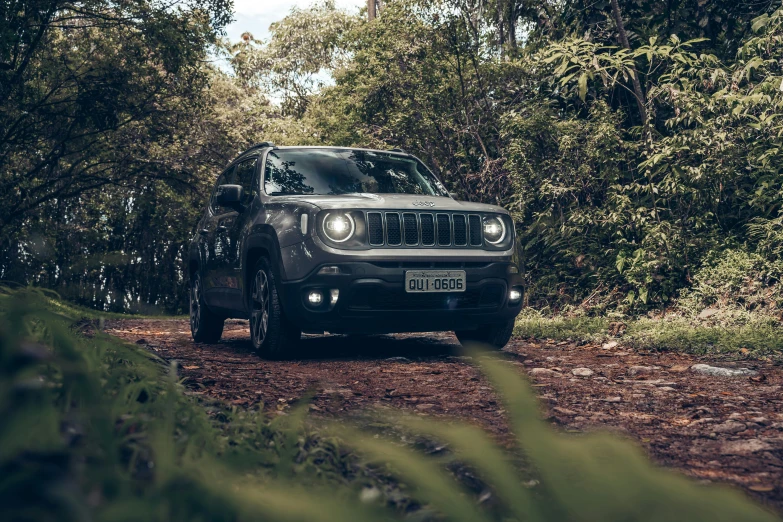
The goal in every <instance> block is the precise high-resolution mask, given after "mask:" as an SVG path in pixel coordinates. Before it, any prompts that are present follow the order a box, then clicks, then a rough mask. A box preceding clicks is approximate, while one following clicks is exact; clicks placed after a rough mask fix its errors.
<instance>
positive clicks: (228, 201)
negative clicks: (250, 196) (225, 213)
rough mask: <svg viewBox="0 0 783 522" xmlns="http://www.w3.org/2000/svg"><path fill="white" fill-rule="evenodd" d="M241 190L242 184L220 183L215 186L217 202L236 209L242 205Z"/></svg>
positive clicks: (222, 205)
mask: <svg viewBox="0 0 783 522" xmlns="http://www.w3.org/2000/svg"><path fill="white" fill-rule="evenodd" d="M242 192H243V189H242V185H220V186H219V187H218V188H217V197H216V200H217V204H218V205H220V206H221V207H228V208H233V209H237V210H238V209H239V208H240V207H241V206H242V195H243V194H242Z"/></svg>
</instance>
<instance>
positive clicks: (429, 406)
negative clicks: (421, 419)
mask: <svg viewBox="0 0 783 522" xmlns="http://www.w3.org/2000/svg"><path fill="white" fill-rule="evenodd" d="M434 407H435V405H434V404H417V405H416V409H417V410H431V409H432V408H434Z"/></svg>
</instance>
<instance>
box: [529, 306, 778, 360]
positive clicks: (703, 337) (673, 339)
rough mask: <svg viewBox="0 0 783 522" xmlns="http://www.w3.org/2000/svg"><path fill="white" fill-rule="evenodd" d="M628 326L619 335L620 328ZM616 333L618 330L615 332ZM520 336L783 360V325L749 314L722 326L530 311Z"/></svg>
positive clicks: (675, 318)
mask: <svg viewBox="0 0 783 522" xmlns="http://www.w3.org/2000/svg"><path fill="white" fill-rule="evenodd" d="M613 324H622V329H620V333H618V334H617V335H612V333H617V327H615V328H610V326H611V325H613ZM610 330H615V332H611V331H610ZM514 335H515V336H518V337H525V338H535V339H554V340H558V341H562V340H585V341H592V342H597V343H603V342H607V341H610V340H617V341H619V342H620V343H621V344H622V345H623V346H627V347H629V348H636V349H642V350H657V351H682V352H687V353H692V354H698V355H720V356H731V357H737V358H754V359H772V360H781V359H783V326H782V325H781V323H780V321H778V320H776V319H773V318H770V317H766V316H762V315H753V314H751V315H748V316H747V317H745V318H744V320H743V321H733V322H730V323H721V322H718V321H702V320H699V319H697V318H696V317H684V316H678V315H672V316H667V317H664V318H659V319H651V318H647V317H640V318H616V319H609V318H606V317H588V316H562V315H554V316H547V315H544V314H541V313H538V312H536V311H533V310H525V311H524V312H523V313H522V314H521V315H520V316H519V317H518V318H517V321H516V325H515V328H514Z"/></svg>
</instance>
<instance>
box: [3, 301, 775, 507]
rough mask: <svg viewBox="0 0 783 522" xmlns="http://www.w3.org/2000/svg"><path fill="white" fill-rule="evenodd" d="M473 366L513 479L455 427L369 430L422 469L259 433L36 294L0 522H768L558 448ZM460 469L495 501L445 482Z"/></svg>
mask: <svg viewBox="0 0 783 522" xmlns="http://www.w3.org/2000/svg"><path fill="white" fill-rule="evenodd" d="M477 360H480V361H481V362H480V365H481V367H482V369H483V370H484V372H485V373H486V375H487V376H488V377H489V379H490V380H491V381H492V382H493V383H494V384H495V386H496V387H497V390H498V392H499V394H500V395H501V396H502V397H503V402H504V405H505V408H506V411H507V413H508V418H509V421H510V425H511V427H512V430H513V431H514V433H515V434H516V441H517V443H518V445H519V449H521V451H522V452H523V454H524V458H525V460H526V462H527V464H526V465H525V467H524V468H522V467H521V466H519V465H518V464H516V462H517V459H516V458H515V455H516V453H515V451H514V450H509V449H504V448H502V447H500V446H498V445H497V444H496V443H495V442H494V441H493V440H492V439H491V438H490V437H489V436H488V435H487V434H485V433H484V432H483V431H481V430H479V429H477V428H475V427H472V426H470V425H467V424H457V425H456V426H447V425H445V424H441V423H438V422H434V421H431V420H428V419H424V418H421V417H409V416H402V415H386V416H384V417H382V418H379V419H378V422H379V423H387V424H388V423H392V424H393V426H394V427H395V428H394V430H390V431H387V433H389V432H398V431H399V430H401V431H403V432H405V433H411V434H414V435H415V436H417V437H425V438H427V439H434V440H440V441H442V442H443V443H445V444H446V446H447V448H448V452H441V453H447V456H441V457H433V456H427V455H424V454H423V453H422V452H420V451H417V450H415V449H413V448H411V447H410V445H409V444H405V443H403V440H405V439H404V438H401V437H395V438H391V437H389V438H384V437H381V436H378V435H377V434H373V433H370V432H367V431H364V430H363V429H359V428H356V427H349V426H346V425H345V424H335V423H326V424H325V425H324V424H323V423H320V424H319V423H315V422H313V421H311V420H308V419H307V417H306V415H305V413H306V409H305V407H304V406H303V407H300V408H298V409H296V410H294V411H293V412H292V413H291V414H290V415H287V416H281V417H277V418H275V419H274V420H272V421H270V420H269V419H267V418H265V417H264V416H263V415H260V414H258V413H257V412H252V411H245V410H236V409H231V408H228V407H226V406H225V405H221V404H217V403H208V402H204V401H203V400H198V399H196V398H195V397H193V396H191V395H186V394H184V393H183V390H182V387H181V386H180V384H179V383H178V382H177V381H176V377H175V376H176V372H175V371H174V368H173V367H172V366H169V365H168V364H166V363H164V362H163V361H162V360H160V359H158V358H156V357H155V356H154V355H151V354H149V353H147V352H145V351H144V350H142V349H139V348H137V347H135V346H132V345H128V344H125V343H122V342H120V341H118V340H116V339H112V338H110V337H108V336H105V335H103V334H101V333H100V332H92V331H91V329H90V328H89V324H88V323H86V322H84V321H79V322H74V321H73V319H72V318H67V317H65V316H63V315H59V314H57V313H55V312H53V311H52V310H51V308H50V307H49V306H48V305H47V302H46V300H45V299H44V298H43V297H42V296H41V295H40V293H37V292H34V291H18V292H4V294H3V295H0V418H2V419H3V421H2V423H0V519H2V520H13V521H16V520H31V521H32V520H35V521H45V520H87V519H94V520H100V521H103V520H106V521H113V520H145V521H150V520H161V521H163V520H167V521H168V520H182V521H185V520H187V521H190V520H226V521H228V520H259V519H263V520H291V521H294V520H301V521H311V520H325V521H329V520H335V521H338V520H339V521H346V520H350V521H354V520H357V521H359V520H368V521H369V520H394V519H400V518H403V517H405V518H408V519H414V520H441V519H443V517H445V518H446V519H448V520H455V521H461V520H465V521H467V520H470V521H482V520H518V521H571V520H573V521H585V522H587V521H590V522H593V521H605V522H612V521H618V522H619V521H659V520H660V521H676V520H682V521H710V522H714V521H739V520H742V521H749V522H752V521H772V520H776V518H775V516H774V515H772V514H770V513H768V512H766V511H765V510H763V509H761V508H759V507H758V506H756V505H754V504H753V503H751V502H750V501H748V500H747V499H746V498H744V497H743V495H742V494H741V493H739V492H736V491H732V490H730V489H729V488H725V487H715V486H699V485H696V484H695V483H694V482H691V481H689V480H687V479H685V478H683V477H682V476H679V475H677V474H676V473H673V472H669V471H666V470H662V469H659V468H656V467H653V466H652V465H650V464H649V462H647V460H646V459H645V458H644V457H643V455H642V453H641V452H640V451H639V450H638V449H637V448H636V447H635V446H633V445H632V444H630V443H628V442H627V441H623V440H620V439H618V438H616V437H612V436H609V435H587V436H575V435H566V434H560V433H557V432H556V431H554V430H553V429H552V428H551V427H550V426H548V425H547V424H546V423H545V422H544V421H542V420H540V419H539V412H538V406H537V403H536V401H535V398H534V395H533V394H532V392H531V391H530V389H529V388H528V386H527V385H526V384H525V383H524V381H523V380H522V379H521V378H520V377H519V375H517V374H516V373H515V371H514V370H512V369H511V368H509V367H506V366H505V365H504V363H502V362H500V361H496V360H491V359H477ZM208 412H209V415H208ZM357 455H358V456H357ZM455 460H456V461H459V462H461V463H463V464H464V465H465V466H467V467H468V468H469V469H471V470H472V472H473V473H474V474H475V476H476V477H477V479H476V480H479V481H481V482H482V483H483V484H485V485H486V488H487V491H488V492H490V493H491V494H490V496H491V497H492V498H493V501H491V502H483V501H484V500H486V497H485V495H484V494H481V495H477V494H476V492H475V491H470V490H468V489H466V488H465V485H464V483H462V482H461V481H460V480H459V479H458V478H455V477H457V476H456V475H455V474H454V473H452V471H450V470H452V469H453V467H452V466H451V464H453V463H454V461H455ZM393 477H396V480H393ZM368 490H369V491H375V492H377V493H376V494H372V495H366V494H364V492H366V491H368ZM392 490H394V491H398V492H399V491H401V492H402V494H403V495H404V496H408V497H410V498H411V499H414V500H412V501H410V502H409V503H408V504H407V506H408V507H409V508H410V509H409V513H408V514H407V515H405V514H404V513H403V512H402V511H403V510H402V509H401V508H400V506H404V504H405V503H404V502H400V501H395V502H393V503H394V504H395V505H396V506H398V509H396V510H395V509H391V508H390V507H389V505H390V504H391V503H392V502H391V499H390V498H389V497H388V495H387V493H388V492H389V491H392ZM416 506H421V508H420V509H415V508H416Z"/></svg>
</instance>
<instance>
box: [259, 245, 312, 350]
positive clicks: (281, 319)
mask: <svg viewBox="0 0 783 522" xmlns="http://www.w3.org/2000/svg"><path fill="white" fill-rule="evenodd" d="M249 297H250V340H251V342H252V343H253V348H254V349H255V350H256V352H257V353H258V354H259V355H261V356H262V357H265V358H267V359H281V358H283V357H285V356H286V355H290V354H291V353H292V352H293V351H294V349H295V348H296V345H297V344H298V343H299V340H300V338H301V337H302V332H301V330H299V329H298V328H296V327H295V326H294V325H292V324H291V323H290V321H288V319H287V318H286V316H285V313H284V312H283V306H282V304H281V303H280V294H279V292H278V286H277V280H276V279H275V275H274V273H273V271H272V269H271V267H270V266H269V262H268V261H267V260H266V259H264V258H261V259H260V260H259V261H258V263H257V264H256V267H255V269H254V271H253V279H252V280H251V283H250V296H249Z"/></svg>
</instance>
